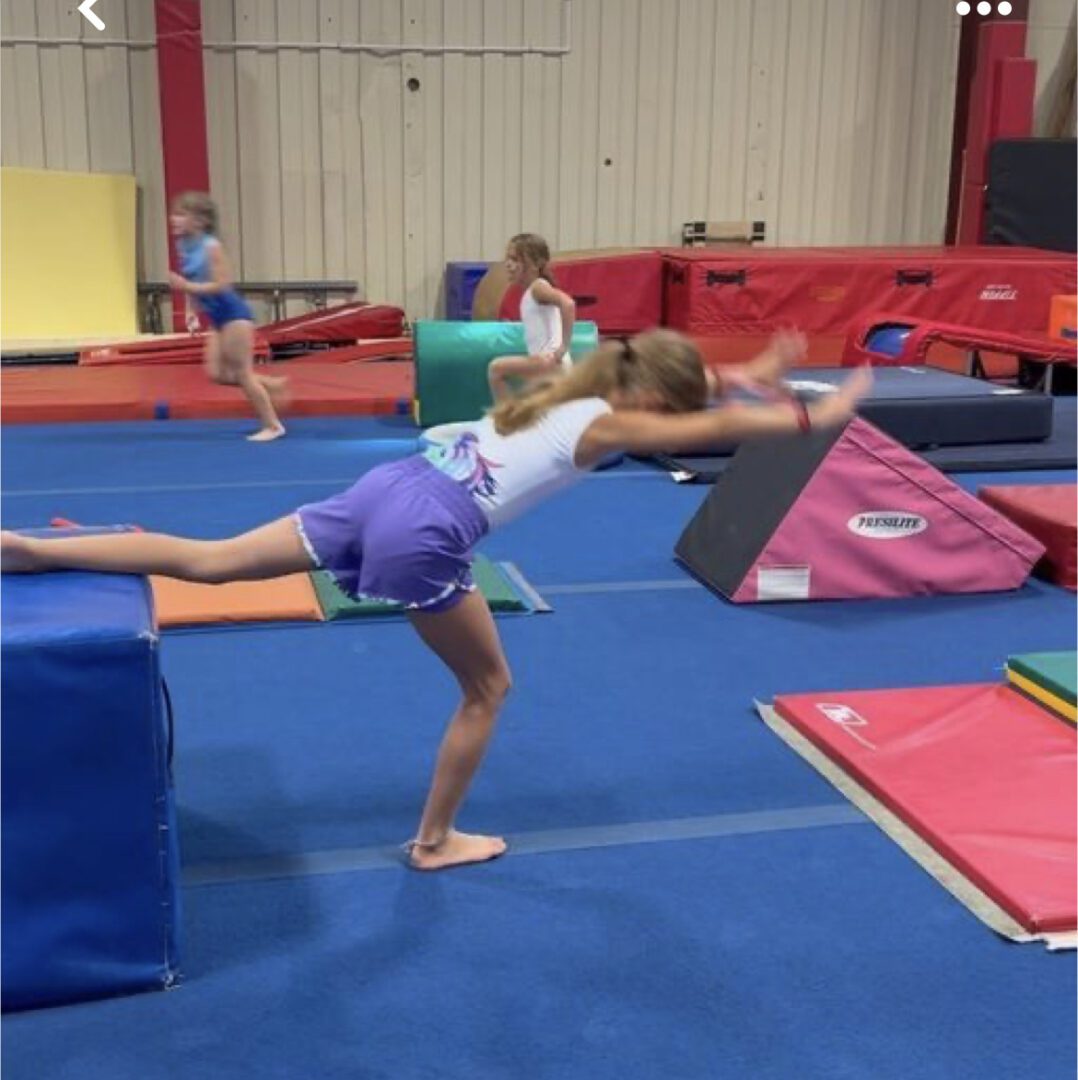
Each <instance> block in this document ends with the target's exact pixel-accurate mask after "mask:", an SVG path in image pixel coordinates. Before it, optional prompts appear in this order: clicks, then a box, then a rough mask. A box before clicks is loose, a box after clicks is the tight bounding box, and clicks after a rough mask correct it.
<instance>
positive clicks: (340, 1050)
mask: <svg viewBox="0 0 1078 1080" xmlns="http://www.w3.org/2000/svg"><path fill="white" fill-rule="evenodd" d="M185 904H186V910H187V919H188V927H189V938H190V942H191V944H190V956H189V963H188V981H187V983H186V984H185V985H184V986H182V987H181V988H180V989H179V990H178V991H175V992H172V993H168V994H154V995H146V996H142V997H137V998H128V999H118V1000H114V1001H108V1002H101V1003H97V1004H95V1005H93V1006H88V1007H77V1008H72V1009H62V1010H54V1011H51V1012H44V1013H38V1014H31V1015H26V1016H18V1017H14V1018H9V1019H8V1020H7V1021H6V1022H5V1025H4V1041H3V1067H4V1076H5V1080H60V1078H65V1080H66V1078H69V1077H74V1076H78V1077H79V1080H128V1078H130V1080H135V1078H137V1080H188V1078H191V1080H194V1078H196V1077H197V1078H199V1080H201V1078H202V1077H206V1076H213V1077H215V1078H216V1077H228V1076H237V1077H238V1076H245V1077H249V1076H257V1077H258V1078H259V1080H295V1078H296V1077H308V1076H309V1077H318V1078H319V1080H333V1078H338V1077H339V1078H342V1080H343V1078H353V1077H386V1078H389V1077H392V1078H395V1080H396V1078H412V1077H416V1078H418V1077H434V1078H442V1077H444V1078H452V1080H459V1078H463V1077H467V1078H469V1080H471V1078H482V1080H486V1078H490V1080H502V1078H514V1080H515V1078H517V1077H521V1078H528V1080H531V1078H535V1080H547V1078H549V1080H605V1078H611V1080H637V1078H639V1080H655V1078H656V1077H673V1078H684V1080H723V1078H727V1077H729V1078H731V1080H745V1078H746V1077H752V1078H753V1080H791V1078H794V1077H796V1078H797V1080H866V1078H871V1080H954V1078H956V1077H971V1078H972V1077H991V1078H992V1080H1020V1078H1021V1080H1027V1078H1030V1077H1037V1078H1038V1080H1064V1078H1068V1077H1073V1074H1074V1053H1075V1041H1074V1009H1075V986H1074V963H1073V958H1070V957H1067V956H1061V955H1051V954H1048V953H1046V952H1045V951H1044V950H1042V949H1040V948H1025V947H1015V946H1012V945H1009V944H1007V943H1005V942H1003V941H1001V940H1000V939H998V938H996V937H994V936H993V935H992V934H990V933H988V932H987V931H985V929H984V928H983V927H982V926H981V925H980V924H979V923H978V922H977V920H976V919H975V918H973V917H972V916H971V915H969V914H968V913H967V912H966V911H965V910H964V909H963V908H962V907H961V906H960V905H958V904H957V903H956V902H955V901H953V900H952V899H951V898H950V897H949V896H948V895H947V894H946V893H945V892H944V891H943V890H941V889H940V888H939V887H938V886H937V885H936V884H935V882H933V881H932V880H931V879H930V878H929V877H928V876H927V875H925V874H924V873H923V872H922V871H920V870H919V869H918V868H917V867H915V866H914V865H913V864H911V863H910V862H909V861H908V860H907V859H906V857H905V855H903V854H902V852H901V851H899V850H898V849H897V848H896V847H895V846H894V845H893V844H891V842H890V841H889V840H887V839H886V838H885V837H883V836H882V835H881V834H880V833H878V832H877V831H876V830H875V829H874V827H872V826H871V825H858V826H846V827H838V828H833V829H821V830H813V831H810V832H800V831H795V832H790V833H782V834H769V835H766V836H742V837H732V838H723V839H716V840H697V841H691V842H684V843H672V844H648V845H634V846H629V847H623V848H612V849H605V850H597V851H578V852H572V853H563V854H557V855H544V856H517V857H510V858H508V859H505V860H503V861H502V862H500V863H497V864H494V865H492V866H489V867H485V868H483V869H481V870H473V871H469V872H465V873H460V874H457V875H442V876H429V877H423V876H420V875H417V874H412V873H408V872H406V871H404V870H403V869H391V870H386V871H373V872H366V873H358V874H344V875H336V876H329V877H322V878H306V879H301V880H295V881H289V882H278V883H262V884H250V885H243V886H236V885H233V886H219V887H213V888H202V889H194V890H188V892H187V895H186V897H185Z"/></svg>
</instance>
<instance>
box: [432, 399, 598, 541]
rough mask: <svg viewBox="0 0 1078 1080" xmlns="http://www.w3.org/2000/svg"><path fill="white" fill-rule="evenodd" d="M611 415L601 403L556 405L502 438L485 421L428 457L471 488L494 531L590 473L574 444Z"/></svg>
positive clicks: (469, 427)
mask: <svg viewBox="0 0 1078 1080" xmlns="http://www.w3.org/2000/svg"><path fill="white" fill-rule="evenodd" d="M608 412H610V406H609V405H608V404H607V403H606V402H605V401H604V400H603V399H602V398H597V397H589V398H578V399H577V400H576V401H566V402H563V403H562V404H561V405H555V406H554V407H553V408H552V409H550V410H549V411H548V412H547V413H546V415H545V416H543V417H542V419H540V420H538V421H537V422H536V423H534V424H533V425H532V426H531V427H529V428H525V429H524V430H523V431H517V432H514V433H513V434H512V435H499V434H498V433H497V432H496V431H495V430H494V421H493V420H491V418H490V417H489V416H486V417H484V418H483V419H482V420H477V421H476V422H475V423H474V424H468V425H466V426H465V429H464V430H463V431H462V432H461V434H459V435H458V436H457V437H456V438H455V439H454V440H453V441H452V442H450V443H447V444H446V445H444V446H434V447H431V448H430V449H429V450H427V451H426V453H425V455H424V456H425V457H426V459H427V460H428V461H429V462H431V464H433V465H434V466H435V467H436V468H438V469H440V470H441V471H442V472H444V473H445V474H446V475H447V476H450V477H451V478H452V479H454V480H456V481H457V483H459V484H461V485H462V486H463V487H464V488H466V489H467V491H468V493H469V494H470V495H471V496H472V498H473V499H475V501H476V503H478V505H479V508H480V509H481V510H482V511H483V513H484V514H485V515H486V518H487V521H488V522H489V523H490V527H491V528H492V529H493V528H495V527H496V526H499V525H504V524H505V523H506V522H507V521H512V520H513V518H516V517H519V516H520V515H521V514H523V513H524V511H525V510H528V509H529V508H531V507H532V506H534V505H535V504H536V503H537V502H540V501H541V500H543V499H545V498H547V497H549V496H550V495H553V494H554V492H556V491H560V490H561V489H562V488H565V487H568V486H569V485H570V484H573V483H575V482H576V481H577V480H579V479H580V478H581V477H582V476H584V475H585V474H586V473H587V471H588V470H587V469H578V468H577V466H576V462H575V460H574V458H575V456H576V445H577V443H578V442H579V441H580V436H581V435H583V434H584V432H585V431H586V430H587V429H588V427H589V425H590V424H591V422H592V421H593V420H595V419H596V418H597V417H599V416H602V415H604V414H605V413H608Z"/></svg>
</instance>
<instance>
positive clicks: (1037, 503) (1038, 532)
mask: <svg viewBox="0 0 1078 1080" xmlns="http://www.w3.org/2000/svg"><path fill="white" fill-rule="evenodd" d="M977 497H978V498H979V499H980V500H981V501H982V502H985V503H987V504H988V505H989V506H991V507H992V508H993V509H994V510H997V511H999V513H1001V514H1002V515H1003V516H1004V517H1007V518H1010V520H1011V521H1013V522H1014V523H1015V525H1017V526H1018V527H1019V528H1020V529H1022V530H1023V531H1024V532H1027V533H1029V535H1030V536H1034V537H1036V538H1037V539H1038V540H1039V541H1040V542H1041V543H1042V544H1043V545H1044V549H1045V553H1044V558H1043V559H1042V560H1041V561H1040V562H1039V563H1038V564H1037V567H1036V573H1037V574H1038V575H1039V576H1041V577H1046V578H1048V579H1049V580H1050V581H1054V582H1055V583H1056V584H1057V585H1062V586H1063V588H1065V589H1070V590H1071V591H1072V592H1073V591H1074V590H1076V589H1078V485H1075V484H1007V485H1000V486H999V487H983V488H981V489H980V490H979V491H978V492H977Z"/></svg>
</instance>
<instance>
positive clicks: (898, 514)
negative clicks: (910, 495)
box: [846, 510, 928, 540]
mask: <svg viewBox="0 0 1078 1080" xmlns="http://www.w3.org/2000/svg"><path fill="white" fill-rule="evenodd" d="M846 527H847V528H848V529H849V530H850V532H852V533H856V534H857V535H858V536H863V537H865V539H867V540H901V539H902V538H903V537H904V536H916V535H917V534H918V533H922V532H924V531H925V529H927V528H928V522H927V520H925V518H923V517H921V515H920V514H908V513H906V512H905V511H904V510H865V511H862V512H861V513H860V514H854V516H853V517H852V518H850V520H849V521H847V522H846Z"/></svg>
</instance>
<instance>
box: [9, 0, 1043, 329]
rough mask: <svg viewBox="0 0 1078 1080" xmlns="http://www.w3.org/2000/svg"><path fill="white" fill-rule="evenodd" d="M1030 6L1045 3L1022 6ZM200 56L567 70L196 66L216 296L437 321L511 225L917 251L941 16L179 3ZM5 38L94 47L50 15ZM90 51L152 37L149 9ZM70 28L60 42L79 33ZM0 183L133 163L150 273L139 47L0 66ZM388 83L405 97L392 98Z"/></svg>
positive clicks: (570, 243)
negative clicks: (253, 290)
mask: <svg viewBox="0 0 1078 1080" xmlns="http://www.w3.org/2000/svg"><path fill="white" fill-rule="evenodd" d="M1042 2H1045V0H1042ZM202 9H203V20H204V36H205V40H206V42H207V43H217V44H224V43H228V42H235V41H240V42H264V43H269V44H273V43H284V44H285V45H288V44H292V45H295V44H298V43H304V42H306V43H313V42H323V43H327V44H329V45H331V46H336V45H338V44H339V43H341V42H345V43H355V42H364V43H383V44H389V45H395V44H403V45H405V46H408V45H412V46H417V47H418V46H423V45H425V46H441V45H472V46H475V45H482V46H485V47H487V48H491V47H496V46H508V47H520V46H523V45H530V46H536V47H538V46H543V47H548V48H550V49H555V48H557V47H559V46H560V45H562V44H563V43H564V36H565V34H566V32H567V31H568V29H569V26H568V20H567V15H568V9H571V43H572V49H571V52H570V53H569V54H568V55H566V56H557V55H538V54H528V55H511V54H506V53H498V52H488V53H485V54H484V55H475V54H463V53H446V54H441V55H438V54H425V53H422V52H419V51H406V52H392V53H390V54H388V55H376V54H373V53H369V52H352V51H342V50H340V49H338V48H336V47H331V48H328V49H321V50H317V51H304V50H301V49H299V48H288V47H283V48H273V49H270V50H268V51H255V50H252V49H238V50H235V51H225V50H218V49H212V48H208V49H207V51H206V83H207V86H206V90H207V110H208V114H209V117H208V129H209V141H210V166H211V181H212V187H213V192H214V194H215V195H216V197H217V198H218V200H219V201H220V204H221V209H222V215H223V219H224V233H225V237H226V239H227V240H228V242H229V244H230V246H231V248H232V251H233V256H234V259H235V261H236V263H237V265H238V267H239V272H240V274H241V276H243V277H245V278H247V279H249V280H253V279H267V278H270V279H272V278H286V279H295V278H323V277H325V278H355V279H357V280H358V281H359V282H360V284H361V289H362V292H363V294H364V295H366V296H367V297H369V298H372V299H378V300H385V301H390V302H393V303H399V304H401V305H402V306H404V307H405V309H406V310H407V312H408V314H409V315H410V316H421V315H427V314H431V313H433V312H435V311H436V310H437V309H438V306H439V304H440V302H441V279H442V273H443V270H444V266H445V263H446V261H447V260H451V259H453V260H456V259H493V258H497V257H498V256H499V255H500V254H501V251H502V248H503V245H504V241H505V240H506V238H507V237H508V236H509V235H511V234H512V233H514V232H518V231H521V230H525V229H526V230H529V231H537V232H541V233H543V234H544V235H546V236H547V237H548V239H549V240H550V242H551V245H552V247H554V248H555V249H562V250H567V249H577V248H589V247H608V246H621V245H651V244H675V243H677V242H678V241H679V237H680V228H681V224H682V223H683V222H685V221H688V220H697V219H707V220H763V221H765V222H766V225H767V236H768V242H769V243H775V244H782V245H790V244H880V243H921V242H928V243H931V242H937V241H940V240H941V238H942V228H943V220H944V213H945V205H946V188H947V171H948V164H949V155H950V142H951V109H952V103H953V100H954V75H955V65H956V49H957V38H958V24H959V19H958V16H957V15H956V14H955V13H954V8H953V5H952V4H949V3H947V2H945V0H570V2H569V3H565V0H527V2H525V0H205V2H204V3H203V5H202ZM0 10H2V13H3V34H4V36H5V37H10V36H11V35H12V34H17V35H24V36H31V37H33V36H37V37H43V38H55V37H68V36H72V37H88V36H90V35H93V36H95V37H97V36H98V35H97V32H96V31H93V30H92V29H89V28H88V27H86V24H85V23H84V22H83V20H82V19H81V17H80V16H79V15H78V14H77V13H76V12H75V3H74V0H5V2H4V4H3V5H2V8H0ZM107 14H108V25H107V29H106V31H105V33H104V35H103V36H106V37H108V38H110V39H115V40H117V41H123V40H135V41H138V40H149V39H152V37H153V11H152V3H151V2H150V0H127V2H126V4H124V3H118V2H116V0H113V2H111V3H110V5H109V8H108V12H107ZM84 27H85V29H84ZM2 59H3V63H2V66H0V70H2V78H3V85H2V88H0V89H2V109H3V116H2V120H3V128H2V131H0V136H2V138H0V142H2V150H3V155H2V156H3V161H4V163H5V164H20V165H30V166H47V167H50V168H70V169H85V168H90V169H93V170H109V171H120V172H124V171H134V172H135V173H136V174H137V176H138V177H139V180H140V190H141V194H142V204H141V210H140V213H141V225H142V239H141V245H142V250H141V252H140V260H141V262H140V265H141V267H142V273H143V276H144V277H148V278H158V279H160V278H161V277H162V276H163V275H164V274H165V272H166V246H165V245H166V242H167V240H166V232H165V223H164V213H165V208H164V206H163V197H162V194H161V155H160V143H159V124H158V120H157V76H156V57H155V53H154V51H153V50H152V49H147V48H139V47H137V46H125V45H122V44H118V45H117V46H115V47H109V48H82V47H81V46H78V45H65V46H58V47H57V46H43V45H16V46H9V47H5V48H4V49H3V56H2ZM409 80H414V82H412V83H411V86H412V87H415V88H414V89H410V88H409Z"/></svg>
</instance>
